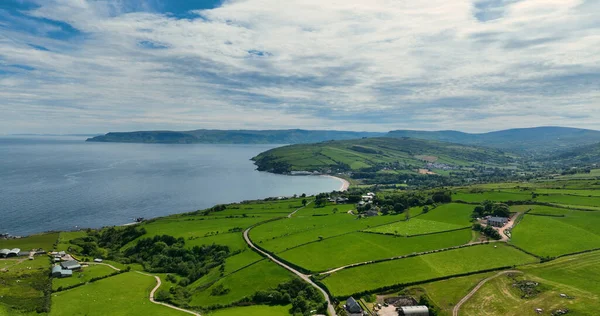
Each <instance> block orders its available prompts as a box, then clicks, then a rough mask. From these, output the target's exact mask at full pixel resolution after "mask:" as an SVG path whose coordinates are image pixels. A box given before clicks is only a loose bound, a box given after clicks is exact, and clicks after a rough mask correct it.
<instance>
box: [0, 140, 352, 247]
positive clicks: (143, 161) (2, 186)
mask: <svg viewBox="0 0 600 316" xmlns="http://www.w3.org/2000/svg"><path fill="white" fill-rule="evenodd" d="M277 146H278V145H213V144H192V145H190V144H185V145H183V144H181V145H179V144H173V145H171V144H125V143H94V142H85V137H73V136H2V137H0V233H8V234H11V235H13V236H25V235H30V234H35V233H40V232H46V231H55V230H61V231H62V230H77V229H82V228H98V227H103V226H113V225H123V224H127V223H131V222H133V221H134V219H135V218H138V217H143V218H147V219H148V218H154V217H160V216H165V215H170V214H176V213H183V212H190V211H195V210H199V209H205V208H209V207H212V206H213V205H216V204H223V203H232V202H239V201H243V200H255V199H264V198H268V197H283V196H292V195H294V194H298V195H300V194H302V193H305V194H308V195H310V194H317V193H320V192H330V191H333V190H339V189H340V187H341V183H340V181H339V180H338V179H334V178H326V177H321V176H286V175H277V174H271V173H266V172H259V171H257V170H256V166H255V165H254V163H253V162H252V161H251V160H250V158H252V157H254V156H255V155H257V154H259V153H261V152H263V151H266V150H268V149H271V148H274V147H277Z"/></svg>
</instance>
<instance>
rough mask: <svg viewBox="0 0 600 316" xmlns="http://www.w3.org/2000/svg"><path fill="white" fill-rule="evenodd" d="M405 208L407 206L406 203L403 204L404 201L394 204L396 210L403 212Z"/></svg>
mask: <svg viewBox="0 0 600 316" xmlns="http://www.w3.org/2000/svg"><path fill="white" fill-rule="evenodd" d="M404 210H406V206H404V204H402V203H396V204H394V212H396V213H402V212H404Z"/></svg>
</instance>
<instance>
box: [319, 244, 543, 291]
mask: <svg viewBox="0 0 600 316" xmlns="http://www.w3.org/2000/svg"><path fill="white" fill-rule="evenodd" d="M484 258H485V259H484ZM536 261H537V259H536V258H535V257H532V256H529V255H527V254H525V253H523V252H521V251H519V250H517V249H515V248H513V247H510V246H506V245H504V244H500V243H498V244H489V245H478V246H472V247H467V248H462V249H457V250H449V251H444V252H439V253H433V254H428V255H422V256H417V257H411V258H406V259H400V260H392V261H386V262H381V263H376V264H370V265H364V266H359V267H356V268H350V269H345V270H341V271H338V272H335V273H333V274H331V275H330V276H328V277H326V278H325V279H323V281H322V282H323V283H324V284H325V285H326V286H327V288H328V289H329V290H330V291H331V292H332V293H333V295H335V296H337V297H346V296H349V295H352V294H354V293H358V292H362V291H372V290H375V289H379V288H383V287H386V286H394V285H400V284H408V283H413V282H421V281H426V280H431V279H434V278H439V277H445V276H452V275H458V274H463V273H470V272H476V271H482V270H487V269H495V268H500V267H510V266H515V265H521V264H527V263H533V262H536Z"/></svg>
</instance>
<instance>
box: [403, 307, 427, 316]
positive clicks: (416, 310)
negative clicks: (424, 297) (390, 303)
mask: <svg viewBox="0 0 600 316" xmlns="http://www.w3.org/2000/svg"><path fill="white" fill-rule="evenodd" d="M398 313H399V315H400V316H429V308H427V306H402V307H400V308H398Z"/></svg>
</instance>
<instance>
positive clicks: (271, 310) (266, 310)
mask: <svg viewBox="0 0 600 316" xmlns="http://www.w3.org/2000/svg"><path fill="white" fill-rule="evenodd" d="M291 308H292V306H291V305H288V306H264V305H256V306H247V307H233V308H226V309H222V310H218V311H214V312H208V313H206V314H205V315H207V316H281V315H289V310H290V309H291Z"/></svg>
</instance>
